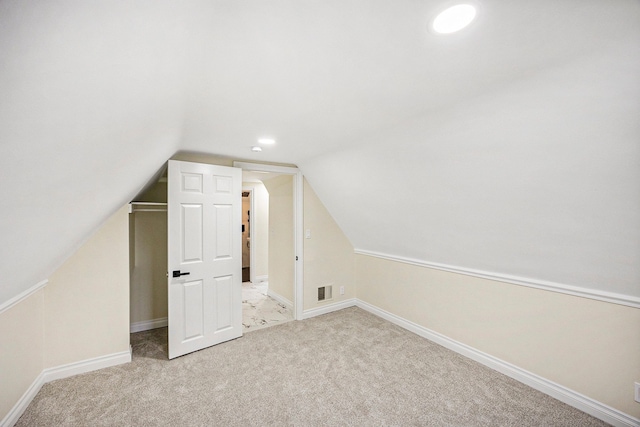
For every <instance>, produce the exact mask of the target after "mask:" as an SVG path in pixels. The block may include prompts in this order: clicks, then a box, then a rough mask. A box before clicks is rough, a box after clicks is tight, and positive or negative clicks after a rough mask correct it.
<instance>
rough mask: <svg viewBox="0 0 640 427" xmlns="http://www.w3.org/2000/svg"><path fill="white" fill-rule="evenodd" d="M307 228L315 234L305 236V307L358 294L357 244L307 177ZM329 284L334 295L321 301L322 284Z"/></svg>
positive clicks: (305, 224) (332, 301)
mask: <svg viewBox="0 0 640 427" xmlns="http://www.w3.org/2000/svg"><path fill="white" fill-rule="evenodd" d="M304 230H305V231H306V230H309V231H310V232H311V238H310V239H306V238H305V239H304V309H305V310H308V309H312V308H317V307H320V306H322V305H326V304H331V303H336V302H340V301H343V300H345V299H351V298H354V297H355V295H356V287H355V282H354V279H355V277H354V253H353V246H352V245H351V243H350V242H349V240H348V239H347V238H346V236H345V235H344V233H342V230H340V227H338V225H337V224H336V222H335V221H334V220H333V217H332V216H331V215H330V214H329V212H328V211H327V209H326V208H325V207H324V205H323V204H322V202H321V201H320V199H319V198H318V196H317V195H316V193H315V191H313V188H312V187H311V185H309V183H308V182H307V180H306V179H305V180H304ZM326 285H332V286H333V297H332V299H331V300H328V301H322V302H318V287H320V286H326ZM341 286H344V291H345V293H344V295H340V287H341Z"/></svg>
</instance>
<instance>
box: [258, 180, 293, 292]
mask: <svg viewBox="0 0 640 427" xmlns="http://www.w3.org/2000/svg"><path fill="white" fill-rule="evenodd" d="M264 185H265V187H266V188H267V191H268V192H269V291H271V292H275V293H276V294H278V295H280V296H281V297H283V298H285V299H287V300H289V301H290V302H292V303H293V286H294V271H293V260H294V259H295V253H294V240H293V176H292V175H281V176H278V177H276V178H272V179H269V180H266V181H264Z"/></svg>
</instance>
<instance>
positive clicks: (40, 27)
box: [0, 0, 640, 302]
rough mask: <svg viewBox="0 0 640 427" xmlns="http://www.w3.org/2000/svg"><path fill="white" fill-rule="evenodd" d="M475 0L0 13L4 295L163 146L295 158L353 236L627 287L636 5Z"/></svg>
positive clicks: (638, 52) (635, 189) (437, 258)
mask: <svg viewBox="0 0 640 427" xmlns="http://www.w3.org/2000/svg"><path fill="white" fill-rule="evenodd" d="M479 4H480V6H481V10H480V12H481V13H480V15H479V19H478V21H477V22H476V23H475V24H474V25H473V27H471V28H469V29H468V30H467V31H464V32H463V33H460V34H457V35H454V36H452V37H450V38H445V37H442V36H438V37H436V36H434V35H433V34H430V33H429V32H428V31H427V30H426V26H427V23H428V21H429V19H430V18H431V17H433V14H434V13H435V12H436V11H437V10H440V9H441V8H442V3H441V2H439V1H433V0H429V1H421V2H416V1H402V2H388V1H382V0H374V1H364V0H354V1H346V2H345V1H337V0H336V1H312V2H302V3H301V2H297V1H293V0H279V1H276V0H267V1H246V2H235V1H221V0H220V1H185V2H174V1H162V0H160V1H153V2H151V1H129V2H113V1H96V2H76V1H51V2H46V4H43V3H42V2H38V1H35V0H30V1H29V0H27V1H3V2H0V52H2V55H0V94H2V96H0V147H1V150H2V151H1V154H2V156H0V174H1V178H2V186H1V187H0V208H1V209H2V210H1V211H0V212H1V213H0V215H1V217H0V218H1V221H0V235H1V236H2V243H3V244H2V248H1V249H0V250H1V251H2V252H1V256H0V272H2V281H1V283H0V302H4V301H6V300H8V299H10V298H12V297H13V296H15V295H17V294H18V293H20V292H21V291H23V290H25V289H27V288H29V287H30V286H32V285H34V284H35V283H37V282H38V281H40V280H42V279H45V278H46V277H47V276H48V275H49V274H50V273H51V272H52V271H53V270H54V269H55V268H56V266H58V265H59V264H60V263H61V262H62V260H64V259H65V258H66V257H67V256H69V255H70V254H71V253H72V252H73V250H74V249H75V248H76V247H78V245H79V244H80V243H81V242H82V241H84V240H85V239H86V238H87V237H88V236H89V235H90V234H91V233H92V232H93V231H94V230H95V229H96V227H98V226H99V224H100V223H101V222H102V221H104V220H105V219H106V218H107V217H108V216H109V215H110V214H111V213H112V212H114V211H115V210H116V209H117V208H118V207H119V206H121V205H123V204H124V203H126V202H127V201H129V200H130V199H131V198H132V197H133V196H134V195H135V194H136V193H137V192H138V191H139V190H140V189H141V188H142V187H143V186H144V185H145V183H146V182H147V181H148V179H149V178H150V177H151V176H153V174H154V173H155V172H156V171H158V170H159V169H160V168H161V167H162V165H163V163H164V162H165V161H166V159H168V158H169V157H170V156H171V155H172V154H173V153H175V152H176V151H178V150H187V151H200V152H206V153H215V154H219V155H225V156H232V157H236V158H245V159H255V160H266V161H276V162H285V163H294V164H298V165H299V166H300V167H301V168H302V170H303V172H304V174H305V175H306V176H307V178H308V180H309V182H310V183H311V184H312V185H313V187H314V188H315V189H316V191H317V192H318V194H319V196H320V197H321V199H322V200H323V202H324V203H325V204H326V206H327V207H328V209H329V211H330V212H331V214H332V215H333V216H334V218H335V219H336V221H337V222H338V224H339V225H340V226H341V227H342V229H343V230H344V231H345V233H346V234H347V236H348V237H349V238H350V239H351V241H352V243H353V244H354V245H355V246H356V247H357V248H360V249H365V250H369V251H375V252H381V253H387V254H392V255H395V256H404V257H409V258H415V259H421V260H426V261H432V262H439V263H444V264H449V265H457V266H461V267H467V268H476V269H482V270H488V271H494V272H497V273H502V274H511V275H516V276H522V277H529V278H532V279H538V280H547V281H552V282H558V283H563V284H567V285H574V286H581V287H587V288H592V289H601V290H606V291H609V292H615V293H622V294H625V295H634V296H640V289H639V287H638V285H637V283H640V272H639V269H638V260H639V259H640V228H639V224H640V211H639V209H640V184H639V182H640V179H639V178H640V176H639V174H638V169H639V168H638V167H637V165H638V164H640V151H639V145H640V144H639V141H640V128H639V127H640V126H639V125H638V124H637V122H638V121H637V117H638V116H639V114H638V113H640V105H639V102H640V101H639V100H640V87H639V79H638V77H637V76H638V75H640V26H638V25H637V23H638V22H640V3H638V2H637V1H634V0H628V1H625V0H614V1H604V0H591V1H585V0H561V1H539V2H530V1H524V0H521V1H510V2H504V1H497V0H485V1H482V2H480V3H479ZM265 134H270V135H272V136H275V137H276V138H277V140H278V144H277V145H276V146H275V147H269V148H268V149H265V150H264V151H263V153H261V154H259V155H258V154H253V153H251V152H250V151H249V147H250V146H251V145H253V144H255V139H256V138H257V137H258V136H261V135H265ZM346 200H349V201H350V202H349V203H345V201H346Z"/></svg>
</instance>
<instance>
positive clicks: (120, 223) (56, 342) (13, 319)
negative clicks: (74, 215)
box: [0, 206, 129, 419]
mask: <svg viewBox="0 0 640 427" xmlns="http://www.w3.org/2000/svg"><path fill="white" fill-rule="evenodd" d="M128 216H129V214H128V206H125V207H123V208H121V209H120V210H118V212H116V213H115V214H114V215H113V216H112V217H111V218H109V219H108V220H107V221H106V222H105V223H104V224H103V225H102V226H101V227H100V228H99V229H98V231H97V232H96V233H95V234H94V235H93V236H91V237H90V238H89V240H87V241H86V242H85V243H84V244H83V245H82V246H81V247H80V249H78V250H77V251H76V252H75V253H74V254H73V255H72V256H71V257H70V258H69V259H67V260H66V261H65V262H64V264H63V265H62V266H60V268H58V269H57V270H56V271H55V272H54V273H53V274H52V275H51V277H50V278H49V282H48V284H47V285H46V286H45V287H44V288H43V289H41V290H39V291H37V292H35V293H34V294H32V295H30V296H29V297H27V298H25V299H24V300H22V301H20V302H19V303H17V304H16V305H14V306H12V307H11V308H9V309H7V310H6V311H4V312H3V313H1V314H0V343H1V345H0V368H1V369H0V373H1V374H0V384H1V386H0V419H2V418H4V417H5V416H6V415H7V413H8V412H9V411H10V410H11V408H13V407H14V406H15V404H16V403H17V401H18V399H19V398H20V397H21V396H22V395H23V394H24V393H25V392H26V391H27V389H28V388H29V387H30V386H31V385H32V384H33V382H34V380H35V379H36V378H37V377H38V376H39V375H40V373H41V372H42V371H43V370H44V369H46V368H54V367H58V366H61V365H66V364H69V363H74V362H80V361H83V360H86V359H91V358H96V357H99V356H107V355H111V354H114V353H120V352H123V351H128V350H129V234H128V233H129V231H128V230H129V218H128Z"/></svg>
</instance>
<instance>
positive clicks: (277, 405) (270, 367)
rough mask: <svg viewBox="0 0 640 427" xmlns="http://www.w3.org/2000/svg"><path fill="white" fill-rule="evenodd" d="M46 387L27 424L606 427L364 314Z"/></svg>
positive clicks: (137, 344)
mask: <svg viewBox="0 0 640 427" xmlns="http://www.w3.org/2000/svg"><path fill="white" fill-rule="evenodd" d="M166 341H167V340H166V328H163V329H156V330H153V331H146V332H140V333H137V334H132V345H133V350H134V359H133V362H132V363H130V364H126V365H120V366H116V367H112V368H107V369H103V370H100V371H96V372H92V373H88V374H84V375H79V376H76V377H72V378H66V379H63V380H58V381H54V382H51V383H49V384H45V385H44V387H43V388H42V390H41V391H40V392H39V393H38V395H37V396H36V398H35V399H34V400H33V402H32V403H31V405H30V406H29V408H27V410H26V412H25V413H24V415H23V416H22V417H21V418H20V420H19V422H18V424H17V425H18V426H283V425H294V426H383V425H384V426H389V425H393V426H419V425H420V426H426V425H428V426H580V427H587V426H602V425H605V424H604V423H602V422H601V421H599V420H597V419H595V418H592V417H590V416H589V415H587V414H585V413H582V412H580V411H578V410H576V409H574V408H572V407H570V406H567V405H565V404H563V403H561V402H559V401H557V400H555V399H553V398H551V397H549V396H546V395H544V394H542V393H540V392H537V391H535V390H533V389H531V388H530V387H527V386H525V385H523V384H521V383H519V382H517V381H515V380H512V379H510V378H508V377H506V376H504V375H502V374H499V373H497V372H495V371H492V370H491V369H488V368H486V367H484V366H482V365H480V364H478V363H476V362H474V361H472V360H470V359H467V358H464V357H462V356H460V355H458V354H456V353H453V352H451V351H449V350H447V349H445V348H443V347H440V346H438V345H436V344H434V343H432V342H430V341H427V340H425V339H423V338H421V337H419V336H417V335H414V334H412V333H410V332H408V331H406V330H404V329H401V328H399V327H397V326H395V325H393V324H391V323H389V322H386V321H385V320H382V319H380V318H378V317H376V316H373V315H371V314H369V313H367V312H365V311H363V310H361V309H358V308H349V309H345V310H341V311H339V312H335V313H331V314H327V315H324V316H319V317H315V318H312V319H308V320H305V321H300V322H288V323H285V324H282V325H278V326H274V327H271V328H267V329H262V330H258V331H253V332H249V333H246V334H245V335H244V337H242V338H239V339H237V340H234V341H230V342H227V343H224V344H220V345H218V346H215V347H211V348H208V349H205V350H201V351H198V352H195V353H192V354H189V355H186V356H183V357H180V358H178V359H174V360H172V361H168V360H167V351H166V350H167V349H166Z"/></svg>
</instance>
